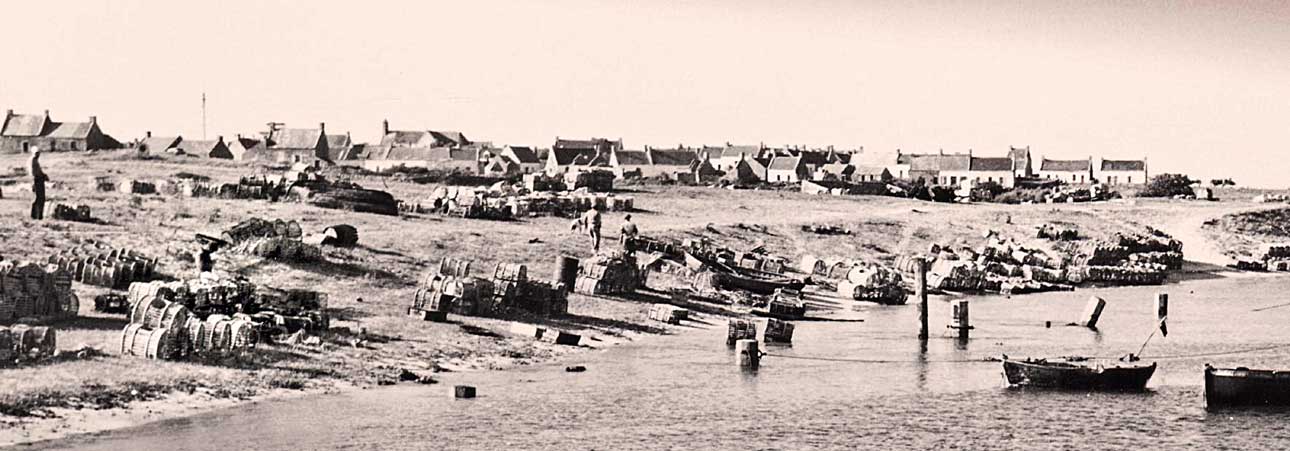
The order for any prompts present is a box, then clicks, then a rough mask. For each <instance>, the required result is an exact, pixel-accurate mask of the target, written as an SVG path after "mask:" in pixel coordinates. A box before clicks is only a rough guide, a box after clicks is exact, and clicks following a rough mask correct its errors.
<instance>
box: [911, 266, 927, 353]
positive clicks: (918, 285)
mask: <svg viewBox="0 0 1290 451" xmlns="http://www.w3.org/2000/svg"><path fill="white" fill-rule="evenodd" d="M914 267H915V269H914V276H915V278H916V279H915V285H914V288H915V289H917V290H918V322H919V325H920V327H919V329H918V338H920V339H923V340H926V339H927V335H928V334H927V259H926V258H923V257H914Z"/></svg>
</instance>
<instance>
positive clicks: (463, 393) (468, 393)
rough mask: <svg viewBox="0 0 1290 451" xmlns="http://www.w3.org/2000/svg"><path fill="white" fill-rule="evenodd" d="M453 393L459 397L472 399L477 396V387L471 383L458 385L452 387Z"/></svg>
mask: <svg viewBox="0 0 1290 451" xmlns="http://www.w3.org/2000/svg"><path fill="white" fill-rule="evenodd" d="M452 395H453V397H455V398H457V399H470V398H474V397H475V387H471V386H469V385H457V386H454V387H452Z"/></svg>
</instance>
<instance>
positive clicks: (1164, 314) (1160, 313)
mask: <svg viewBox="0 0 1290 451" xmlns="http://www.w3.org/2000/svg"><path fill="white" fill-rule="evenodd" d="M1168 317H1169V293H1156V321H1157V325H1158V326H1160V336H1162V337H1163V336H1168V335H1169V329H1168V328H1166V327H1165V318H1168Z"/></svg>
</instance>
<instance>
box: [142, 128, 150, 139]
mask: <svg viewBox="0 0 1290 451" xmlns="http://www.w3.org/2000/svg"><path fill="white" fill-rule="evenodd" d="M143 137H144V138H151V137H152V130H148V131H146V132H143Z"/></svg>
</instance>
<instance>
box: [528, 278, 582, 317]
mask: <svg viewBox="0 0 1290 451" xmlns="http://www.w3.org/2000/svg"><path fill="white" fill-rule="evenodd" d="M515 306H516V307H518V308H520V309H523V310H526V311H529V312H533V313H537V314H539V315H563V314H566V313H569V290H568V288H566V287H565V286H564V284H563V283H559V282H547V281H544V280H532V279H530V280H529V282H528V283H527V284H525V288H524V297H522V298H520V302H518V303H517V304H516V305H515Z"/></svg>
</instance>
